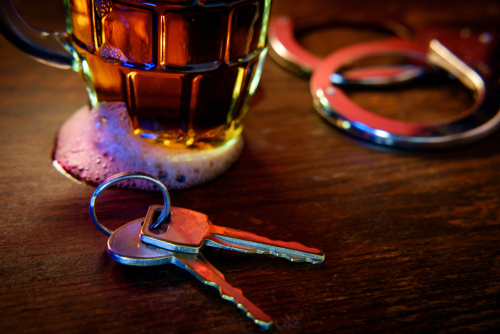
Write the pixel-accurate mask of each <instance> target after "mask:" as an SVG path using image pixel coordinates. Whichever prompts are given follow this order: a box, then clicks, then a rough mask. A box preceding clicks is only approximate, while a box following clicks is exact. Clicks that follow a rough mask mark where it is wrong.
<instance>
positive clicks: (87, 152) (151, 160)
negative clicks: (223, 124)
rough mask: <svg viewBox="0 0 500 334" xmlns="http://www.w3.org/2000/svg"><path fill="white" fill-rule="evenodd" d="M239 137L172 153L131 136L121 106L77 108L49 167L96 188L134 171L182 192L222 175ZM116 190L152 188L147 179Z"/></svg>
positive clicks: (239, 142) (233, 156) (240, 144)
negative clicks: (110, 179)
mask: <svg viewBox="0 0 500 334" xmlns="http://www.w3.org/2000/svg"><path fill="white" fill-rule="evenodd" d="M243 146H244V140H243V136H242V135H239V136H238V137H236V138H233V139H231V140H229V141H228V142H226V143H225V144H224V145H222V146H220V147H217V148H214V149H210V150H190V149H184V150H179V149H172V148H169V147H165V146H161V145H158V144H155V143H152V142H150V141H148V140H146V139H144V138H141V137H139V136H137V135H134V133H133V130H132V127H131V125H130V121H129V117H128V113H127V108H126V106H125V104H124V103H106V104H102V105H100V106H99V107H97V108H89V107H87V106H86V107H82V108H81V109H79V110H78V111H76V112H75V113H74V114H73V115H72V116H71V117H70V118H69V119H68V120H67V121H66V122H65V123H64V124H63V125H62V126H61V128H60V129H59V132H58V134H57V137H56V141H55V146H54V151H53V154H52V160H53V165H54V167H55V168H56V170H58V171H59V172H61V173H62V174H63V175H65V176H67V177H69V178H70V179H72V180H74V181H77V182H79V183H84V184H90V185H99V184H101V183H102V182H104V180H105V179H106V178H108V177H110V176H112V175H114V174H116V173H120V172H126V171H134V172H142V173H147V174H150V175H152V176H154V177H156V178H158V179H159V180H160V181H161V182H162V183H163V184H165V186H166V187H167V188H168V189H185V188H189V187H192V186H194V185H198V184H201V183H204V182H207V181H210V180H212V179H215V178H216V177H217V176H219V175H221V174H223V173H224V172H226V171H227V170H228V169H229V167H231V165H232V164H233V163H234V162H236V160H238V158H239V156H240V155H241V152H242V151H243ZM119 186H121V187H127V188H135V189H143V190H155V186H154V185H153V184H151V183H149V182H146V181H140V180H127V181H123V182H122V183H120V184H119Z"/></svg>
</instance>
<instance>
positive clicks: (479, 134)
mask: <svg viewBox="0 0 500 334" xmlns="http://www.w3.org/2000/svg"><path fill="white" fill-rule="evenodd" d="M377 55H402V56H407V57H411V58H416V59H418V60H421V61H425V62H427V63H429V64H431V65H437V66H439V67H441V68H443V69H445V70H446V71H448V72H449V73H450V74H452V75H453V76H455V77H456V78H457V79H458V80H460V81H461V82H462V84H464V85H465V86H466V87H467V88H469V89H470V90H472V91H473V92H474V97H475V103H474V104H473V105H472V107H470V108H469V109H467V110H465V111H464V112H462V113H461V114H459V115H458V116H456V117H454V118H453V119H451V120H450V121H448V122H444V123H412V122H404V121H398V120H394V119H390V118H386V117H383V116H380V115H377V114H374V113H372V112H370V111H368V110H365V109H363V108H362V107H360V106H358V105H357V104H355V103H354V102H353V101H351V100H350V99H349V97H348V96H347V95H346V94H345V93H344V92H342V91H341V90H340V88H339V87H338V86H335V85H332V83H331V79H330V76H331V73H336V71H338V70H339V69H340V68H341V67H342V66H344V65H347V64H350V63H352V62H354V61H357V60H359V59H363V58H366V57H371V56H377ZM495 78H496V79H495ZM495 78H488V79H489V81H488V83H485V81H484V80H483V78H482V77H481V76H480V75H479V74H478V73H477V72H476V71H474V70H473V69H472V68H470V67H469V66H468V65H467V64H465V63H464V62H463V61H461V60H460V59H459V58H458V57H456V56H455V55H454V54H453V53H451V52H450V51H449V50H448V49H447V48H445V47H444V46H443V45H442V44H441V43H439V42H438V41H437V40H433V41H431V42H430V44H429V49H427V46H426V45H422V44H417V43H414V42H410V41H405V40H401V39H398V38H393V39H389V40H384V41H377V42H367V43H359V44H355V45H351V46H348V47H345V48H343V49H340V50H337V51H335V52H333V53H332V54H330V55H329V56H328V57H326V58H325V59H324V60H323V61H322V62H321V64H320V65H319V66H318V67H316V68H315V71H314V73H313V75H312V77H311V81H310V87H311V94H312V95H313V99H314V105H315V108H316V110H317V111H318V112H319V113H320V114H321V116H323V117H324V118H325V119H326V120H327V121H328V122H330V123H331V124H333V125H334V126H336V127H337V128H339V129H341V130H343V131H346V132H348V133H350V134H352V135H354V136H357V137H360V138H363V139H366V140H369V141H373V142H375V143H377V144H381V145H386V146H398V147H404V148H418V149H435V148H446V147H452V146H458V145H461V144H465V143H469V142H472V141H475V140H478V139H480V138H483V137H485V136H487V135H489V134H490V133H492V132H493V131H495V130H496V129H497V128H498V127H499V124H500V87H499V82H498V77H495ZM495 80H496V81H495Z"/></svg>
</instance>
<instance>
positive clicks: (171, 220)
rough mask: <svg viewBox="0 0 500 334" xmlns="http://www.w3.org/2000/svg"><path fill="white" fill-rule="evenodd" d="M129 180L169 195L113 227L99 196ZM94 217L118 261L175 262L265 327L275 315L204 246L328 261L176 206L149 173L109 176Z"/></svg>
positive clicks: (92, 213) (316, 251)
mask: <svg viewBox="0 0 500 334" xmlns="http://www.w3.org/2000/svg"><path fill="white" fill-rule="evenodd" d="M126 179H141V180H146V181H150V182H152V183H153V184H155V185H156V186H157V187H158V188H159V189H160V191H161V192H162V194H163V206H160V205H152V206H150V207H149V210H148V213H147V215H146V217H145V218H139V219H136V220H134V221H132V222H130V223H128V224H125V225H123V226H122V227H120V228H118V229H117V230H116V231H111V230H109V229H107V228H106V227H104V226H103V225H101V223H100V222H99V221H98V220H97V217H96V213H95V201H96V199H97V197H99V196H100V195H101V194H102V193H103V192H104V190H106V189H107V188H108V187H110V186H111V185H113V184H115V183H117V182H120V181H123V180H126ZM90 217H91V218H92V222H93V223H94V225H95V226H96V227H97V228H98V229H99V230H100V231H101V232H103V233H104V234H106V235H107V236H109V239H108V247H107V252H108V254H109V255H110V257H111V258H112V259H113V260H115V261H117V262H119V263H122V264H126V265H131V266H158V265H162V264H167V263H171V264H174V265H176V266H178V267H180V268H183V269H185V270H187V271H188V272H190V273H191V274H192V275H193V276H195V277H196V278H197V279H198V280H200V281H201V282H202V283H203V284H206V285H210V286H212V287H214V288H216V289H218V290H219V293H220V295H221V297H222V298H224V299H226V300H229V301H232V302H233V303H234V304H236V306H237V307H238V308H239V309H241V310H243V312H245V314H246V315H247V316H248V317H249V318H251V319H253V321H254V322H255V323H256V324H258V325H259V326H261V327H262V328H265V329H267V328H269V327H270V326H271V325H272V323H273V320H272V319H271V317H270V316H269V315H267V314H266V313H264V312H263V311H262V310H261V309H260V308H258V307H257V306H255V305H254V304H253V303H252V302H251V301H249V300H248V299H247V298H245V296H243V292H242V291H241V290H240V289H238V288H235V287H232V286H231V285H229V283H227V282H226V281H225V278H224V275H223V274H222V273H221V272H220V271H218V270H217V269H216V268H215V267H214V266H212V264H210V262H208V261H207V259H205V257H204V256H203V254H202V253H201V252H200V251H201V249H202V248H203V247H206V246H209V247H216V248H222V249H228V250H233V251H238V252H243V253H257V254H270V255H274V256H276V257H283V258H286V259H288V260H290V261H292V262H309V263H312V264H317V263H321V262H323V261H324V260H325V254H324V253H323V252H322V251H320V250H319V249H316V248H309V247H306V246H304V245H302V244H299V243H297V242H285V241H274V240H270V239H267V238H265V237H261V236H258V235H256V234H253V233H249V232H244V231H240V230H235V229H230V228H226V227H221V226H216V225H213V224H212V222H211V221H210V220H209V219H208V216H206V215H205V214H203V213H200V212H196V211H192V210H188V209H183V208H176V207H170V196H169V194H168V191H167V188H166V187H165V186H164V185H163V184H162V183H161V182H160V181H159V180H157V179H155V178H154V177H153V176H150V175H148V174H144V173H137V172H125V173H119V174H116V175H114V176H112V177H110V178H108V179H107V180H106V181H104V182H103V183H102V184H101V185H100V186H99V187H98V188H97V189H96V191H95V192H94V194H93V195H92V198H91V199H90Z"/></svg>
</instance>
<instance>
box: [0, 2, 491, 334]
mask: <svg viewBox="0 0 500 334" xmlns="http://www.w3.org/2000/svg"><path fill="white" fill-rule="evenodd" d="M31 2H32V3H37V2H36V1H31ZM17 3H18V5H19V6H20V11H21V12H22V13H23V15H24V16H25V17H26V18H27V20H28V21H29V22H31V23H32V24H33V25H35V26H37V27H44V28H54V29H56V28H57V29H61V27H62V26H63V25H64V19H63V9H62V5H61V4H60V3H59V2H58V1H55V2H54V1H40V2H38V3H39V4H38V6H36V5H33V6H36V7H29V4H26V1H25V2H21V1H18V2H17ZM353 9H358V10H359V9H362V10H365V11H369V12H372V13H373V12H376V13H379V14H382V15H390V16H392V17H395V18H399V20H401V21H404V22H406V23H407V24H409V25H410V26H412V27H415V26H418V25H420V24H427V23H429V22H438V23H439V22H441V23H444V24H450V23H458V24H464V23H467V24H471V25H474V24H477V25H481V26H488V25H489V26H492V25H493V26H494V25H495V24H496V25H497V26H498V22H499V20H500V5H499V4H498V2H495V1H493V0H492V1H482V0H480V1H474V2H470V1H446V2H438V1H424V2H421V1H418V2H417V1H415V2H411V3H403V2H398V1H391V2H387V1H370V2H369V3H366V4H365V3H363V2H359V1H350V2H340V1H336V2H333V1H329V0H325V1H319V0H316V1H306V0H304V1H290V0H281V1H279V0H275V4H274V8H273V15H276V14H278V13H290V14H294V15H299V14H300V15H306V14H307V15H311V17H314V15H317V14H320V13H321V14H324V13H326V12H328V13H332V16H334V17H335V15H336V16H337V17H342V13H343V11H344V10H353ZM54 17H57V18H58V19H57V20H56V19H54ZM369 35H370V33H369V32H359V31H358V32H356V31H344V30H342V31H340V33H339V31H326V32H322V33H313V34H311V35H309V36H305V37H303V39H302V42H303V43H304V44H305V45H307V46H308V47H310V48H311V49H313V50H314V51H315V52H317V53H319V54H323V55H325V54H327V53H329V52H330V50H331V49H332V48H333V47H332V46H333V45H336V43H337V44H343V43H344V44H345V43H347V42H351V41H356V40H363V39H364V38H368V37H370V36H369ZM335 36H337V37H338V38H335ZM329 37H331V38H329ZM370 38H371V37H370ZM0 43H1V44H0V107H1V114H0V142H1V145H2V149H1V150H0V170H1V179H0V198H1V201H0V203H1V204H0V206H1V208H2V211H1V212H2V214H1V217H0V235H1V242H0V264H1V266H0V279H1V284H0V332H1V333H14V332H16V333H21V332H22V333H31V332H37V333H38V332H47V333H55V332H82V333H93V332H114V333H125V332H147V333H177V332H193V333H207V332H214V333H215V332H217V333H221V332H222V333H241V332H261V330H260V328H259V327H258V326H256V325H255V324H253V323H252V322H251V321H250V320H249V319H247V318H246V317H245V316H244V315H243V313H242V312H241V311H240V310H238V309H237V308H236V307H235V306H234V305H233V304H231V303H230V302H228V301H225V300H222V299H221V298H220V297H219V295H218V293H217V291H216V290H215V289H213V288H211V287H207V286H204V285H202V284H201V283H200V282H198V281H197V280H196V279H195V278H194V277H193V276H191V275H190V274H189V273H187V272H185V271H183V270H181V269H179V268H177V267H174V266H173V265H166V266H161V267H153V268H136V267H128V266H124V265H120V264H118V263H116V262H114V261H113V260H111V259H110V258H109V256H108V255H107V254H106V252H105V247H106V237H105V236H104V235H103V234H101V233H100V232H99V231H98V230H97V229H96V228H95V227H94V226H93V225H92V223H91V221H90V218H89V215H88V203H89V198H90V196H91V194H92V192H93V190H94V189H93V188H92V187H89V186H82V185H79V184H76V183H73V182H71V181H70V180H68V179H66V178H65V177H64V176H62V175H61V174H59V173H58V172H57V171H56V170H55V169H54V168H53V167H52V166H51V159H50V155H51V150H52V145H53V140H54V135H55V133H56V131H57V129H58V128H59V126H60V125H61V124H62V122H63V121H64V120H65V119H67V118H68V117H69V116H70V115H71V114H72V113H73V112H74V111H75V110H77V109H78V108H79V107H80V106H82V105H83V104H85V103H86V101H87V96H86V92H85V89H84V85H83V83H82V82H81V79H80V78H79V77H78V75H77V74H76V73H72V72H69V71H63V70H57V69H53V68H50V67H47V66H44V65H42V64H40V63H37V62H35V61H33V60H31V59H30V58H29V57H28V56H26V55H24V54H22V53H21V52H20V51H18V50H17V49H15V48H14V47H12V46H10V45H9V44H8V43H7V42H6V41H5V39H3V38H1V40H0ZM328 43H332V44H328ZM450 81H451V80H450ZM450 81H447V80H438V81H436V82H425V83H414V84H411V85H407V86H403V87H399V88H397V89H394V90H368V91H360V90H355V91H354V90H350V91H349V94H351V96H352V97H353V98H354V99H355V100H356V101H357V102H358V103H360V104H363V105H364V106H367V107H371V108H372V109H374V110H377V112H380V113H385V114H386V115H389V116H391V117H394V118H402V119H419V117H422V116H421V115H422V114H425V115H434V116H432V117H443V115H444V116H449V115H450V114H453V113H457V112H458V111H460V110H463V109H464V108H465V107H467V105H468V104H470V103H471V101H472V100H471V97H470V96H469V94H468V93H467V91H466V90H465V89H464V88H463V87H461V86H460V85H458V84H456V83H450ZM311 101H312V100H311V96H310V93H309V85H308V82H307V81H306V80H303V79H299V78H297V77H294V76H293V75H292V74H290V73H288V72H286V71H285V70H283V69H282V68H280V67H279V66H278V65H277V64H276V63H274V62H273V61H272V60H270V59H268V60H267V61H266V64H265V67H264V74H263V77H262V81H261V85H260V88H259V90H258V92H257V95H256V98H255V101H254V105H253V107H252V108H251V112H250V113H249V114H248V117H247V120H246V128H245V138H246V143H247V144H246V147H245V150H244V152H243V155H242V156H241V158H240V159H239V161H238V162H237V163H236V164H235V165H234V166H233V167H232V168H231V169H230V170H229V171H228V172H227V173H226V174H224V175H223V176H221V177H219V178H218V179H216V180H214V181H212V182H209V183H207V184H204V185H202V186H198V187H195V188H193V189H189V190H183V191H172V192H171V197H172V202H173V205H175V206H179V207H186V208H190V209H193V210H197V211H201V212H204V213H206V214H208V215H209V216H210V218H211V219H212V221H213V222H215V223H216V224H219V225H223V226H228V227H233V228H241V229H244V230H247V231H250V232H254V233H258V234H261V235H264V236H268V237H272V238H275V239H281V240H294V241H298V242H301V243H303V244H305V245H309V246H313V247H317V248H320V249H322V250H323V251H324V252H325V254H326V261H325V262H324V263H323V264H321V265H310V264H300V263H299V264H295V263H291V262H288V261H286V260H284V259H276V258H272V257H268V256H257V255H245V254H240V253H233V252H229V251H221V250H213V249H206V250H204V254H205V256H206V257H207V258H208V259H209V261H211V263H212V264H213V265H215V266H216V267H217V268H218V269H219V270H220V271H221V272H223V273H224V274H225V276H226V279H227V281H228V282H229V283H230V284H232V285H233V286H235V287H238V288H241V289H242V290H243V291H244V293H245V295H246V296H247V297H248V298H249V299H250V300H252V301H253V302H254V303H255V304H256V305H258V306H259V307H261V308H262V309H263V310H264V311H265V312H266V313H268V314H269V315H271V316H272V317H273V318H274V320H275V326H274V328H273V329H271V330H270V331H269V332H271V333H272V332H280V333H314V332H327V331H334V330H335V331H336V332H342V333H366V332H371V331H384V332H410V333H411V332H420V333H431V332H458V333H463V332H469V331H471V330H472V331H477V332H494V329H497V330H498V328H499V327H500V133H498V132H497V133H495V134H494V135H492V136H490V137H488V138H487V139H485V140H482V141H480V142H478V143H475V144H472V145H469V146H466V147H463V148H457V149H453V150H444V151H439V152H408V151H387V150H383V149H380V148H376V147H373V146H371V145H367V144H366V143H363V142H360V141H358V140H356V139H354V138H352V137H349V136H347V135H345V134H343V133H340V132H339V131H337V130H335V129H334V128H332V127H331V126H329V125H328V124H327V123H326V122H324V121H323V120H322V119H321V118H320V117H319V115H318V114H317V113H316V112H315V111H314V109H313V107H312V104H311ZM430 109H432V110H434V112H430V111H429V110H430ZM426 113H427V114H426ZM436 115H437V116H436ZM412 117H413V118H412ZM425 117H427V116H425ZM98 204H99V209H98V215H99V217H100V218H101V219H102V220H103V221H105V220H106V221H107V224H108V225H109V226H114V227H116V226H119V225H120V224H122V223H124V222H127V221H131V220H133V219H136V218H139V217H141V216H143V215H144V214H145V212H146V209H147V206H149V205H151V204H161V196H160V194H159V193H148V192H139V191H130V190H110V191H109V192H107V193H106V195H104V196H103V198H102V199H100V200H99V202H98Z"/></svg>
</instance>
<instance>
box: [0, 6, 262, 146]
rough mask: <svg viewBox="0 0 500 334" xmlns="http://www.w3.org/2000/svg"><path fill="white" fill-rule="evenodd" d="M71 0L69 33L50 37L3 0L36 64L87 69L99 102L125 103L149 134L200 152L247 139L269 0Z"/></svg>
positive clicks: (8, 21) (137, 128) (12, 30)
mask: <svg viewBox="0 0 500 334" xmlns="http://www.w3.org/2000/svg"><path fill="white" fill-rule="evenodd" d="M64 2H65V6H66V13H67V17H66V18H67V24H68V26H67V30H66V32H52V33H47V32H42V31H38V30H36V29H34V28H32V27H30V26H29V25H28V24H26V23H25V22H24V21H23V20H22V18H20V17H19V15H18V14H17V12H16V11H15V9H14V7H13V6H12V4H11V3H10V1H9V0H0V4H1V8H0V9H1V13H0V15H1V19H2V27H1V28H2V29H1V30H2V33H3V34H4V35H5V36H6V38H7V39H9V40H10V41H11V42H12V43H13V44H14V45H16V46H17V47H19V48H20V49H21V50H23V51H25V52H27V53H28V54H30V55H31V56H33V57H34V58H36V59H37V60H40V61H41V62H44V63H47V64H49V65H54V66H58V67H66V68H72V69H73V70H75V71H77V72H78V73H80V74H81V76H82V78H83V80H84V82H85V84H86V86H87V91H88V94H89V99H90V103H91V105H92V106H93V107H97V106H98V105H99V104H101V103H107V102H124V103H125V104H126V106H127V111H128V115H129V117H130V121H131V124H132V126H133V133H134V134H136V135H138V136H141V137H143V138H146V140H149V141H153V142H155V143H158V144H159V145H165V146H170V147H173V148H176V149H178V148H186V149H202V150H203V149H210V148H214V147H218V146H221V145H222V144H224V143H226V142H227V141H229V140H230V139H233V138H236V137H237V136H239V135H240V133H241V131H242V119H243V118H244V116H245V114H246V112H247V110H248V105H249V102H250V99H251V98H252V95H253V94H254V92H255V90H256V88H257V85H258V83H259V79H260V74H261V69H262V64H263V60H264V58H265V55H266V51H267V48H266V45H267V44H266V32H267V26H268V21H269V10H270V5H271V0H163V1H156V0H148V1H142V0H119V1H112V0H65V1H64ZM56 44H59V46H60V45H62V46H63V47H64V49H65V50H63V49H61V50H57V45H56Z"/></svg>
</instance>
